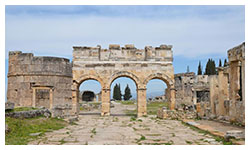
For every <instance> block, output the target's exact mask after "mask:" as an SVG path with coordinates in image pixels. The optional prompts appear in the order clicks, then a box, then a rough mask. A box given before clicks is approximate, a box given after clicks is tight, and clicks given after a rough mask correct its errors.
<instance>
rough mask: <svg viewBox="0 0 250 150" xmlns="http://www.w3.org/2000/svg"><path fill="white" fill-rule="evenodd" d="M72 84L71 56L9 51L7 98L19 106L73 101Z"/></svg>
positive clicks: (48, 105) (49, 105)
mask: <svg viewBox="0 0 250 150" xmlns="http://www.w3.org/2000/svg"><path fill="white" fill-rule="evenodd" d="M71 85H72V66H71V63H70V62H69V60H68V59H65V58H58V57H37V56H34V55H33V54H32V53H22V52H21V51H10V52H9V72H8V90H7V100H8V101H10V102H14V103H15V106H36V107H39V106H43V105H45V104H46V107H51V106H55V105H58V104H71V96H72V91H71ZM48 92H49V93H48ZM48 96H49V97H50V98H48ZM39 99H40V101H39ZM48 100H49V101H48ZM47 101H48V102H47ZM34 103H36V104H34ZM39 103H40V104H39Z"/></svg>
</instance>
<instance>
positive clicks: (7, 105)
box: [5, 101, 15, 111]
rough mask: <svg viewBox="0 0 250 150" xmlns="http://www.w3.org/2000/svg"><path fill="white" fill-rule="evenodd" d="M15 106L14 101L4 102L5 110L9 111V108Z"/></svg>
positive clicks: (11, 108)
mask: <svg viewBox="0 0 250 150" xmlns="http://www.w3.org/2000/svg"><path fill="white" fill-rule="evenodd" d="M14 107H15V103H12V102H9V101H8V102H6V103H5V111H10V110H13V109H14Z"/></svg>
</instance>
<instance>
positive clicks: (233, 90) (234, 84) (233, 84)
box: [229, 61, 240, 121]
mask: <svg viewBox="0 0 250 150" xmlns="http://www.w3.org/2000/svg"><path fill="white" fill-rule="evenodd" d="M239 63H240V62H239V61H231V62H230V64H229V67H230V73H229V80H230V88H229V89H230V91H229V99H230V108H229V116H230V120H231V121H235V120H236V106H235V105H236V101H237V99H238V98H239V94H238V91H239V89H240V83H239V79H240V67H239V65H240V64H239Z"/></svg>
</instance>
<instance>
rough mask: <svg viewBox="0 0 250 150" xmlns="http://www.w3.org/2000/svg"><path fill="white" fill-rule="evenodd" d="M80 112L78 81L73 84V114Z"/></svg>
mask: <svg viewBox="0 0 250 150" xmlns="http://www.w3.org/2000/svg"><path fill="white" fill-rule="evenodd" d="M78 114H79V90H78V86H77V83H73V85H72V115H78Z"/></svg>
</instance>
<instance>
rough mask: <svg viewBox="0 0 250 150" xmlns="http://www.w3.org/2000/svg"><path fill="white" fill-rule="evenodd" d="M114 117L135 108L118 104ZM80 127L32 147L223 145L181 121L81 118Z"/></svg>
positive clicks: (69, 128) (48, 135) (55, 133)
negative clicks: (57, 145) (59, 145)
mask: <svg viewBox="0 0 250 150" xmlns="http://www.w3.org/2000/svg"><path fill="white" fill-rule="evenodd" d="M114 105H115V107H114V110H111V112H112V113H113V114H124V111H125V110H126V109H135V107H136V106H135V105H126V106H125V105H121V104H117V103H114ZM76 123H77V125H70V126H67V127H65V128H64V129H60V130H57V131H53V132H50V133H46V135H45V136H44V137H41V138H40V139H39V140H36V141H33V142H30V143H29V144H52V145H54V144H64V145H69V144H70V145H86V144H88V145H137V144H163V145H164V144H174V145H188V144H192V145H197V144H205V145H206V144H213V145H214V144H222V143H221V142H217V141H214V140H213V141H211V140H210V141H205V140H204V139H213V137H212V136H210V135H205V134H203V133H199V132H197V131H194V130H192V129H190V128H189V127H188V126H185V125H183V124H182V123H181V122H180V121H177V120H161V119H157V118H156V116H148V117H141V118H138V119H136V120H133V119H131V117H130V116H106V117H101V116H99V115H80V116H79V121H78V122H76Z"/></svg>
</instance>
